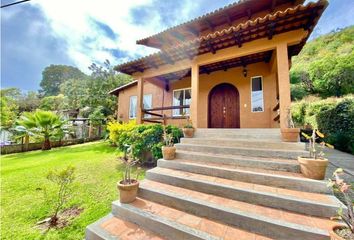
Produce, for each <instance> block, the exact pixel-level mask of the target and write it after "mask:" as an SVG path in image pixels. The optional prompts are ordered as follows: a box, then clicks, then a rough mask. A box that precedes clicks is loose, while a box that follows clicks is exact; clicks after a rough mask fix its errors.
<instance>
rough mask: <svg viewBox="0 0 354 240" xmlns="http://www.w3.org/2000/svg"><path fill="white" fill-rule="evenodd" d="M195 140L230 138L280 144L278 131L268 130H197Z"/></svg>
mask: <svg viewBox="0 0 354 240" xmlns="http://www.w3.org/2000/svg"><path fill="white" fill-rule="evenodd" d="M194 137H195V138H205V137H210V138H218V137H221V138H231V139H264V140H268V141H278V142H281V138H280V129H276V128H268V129H259V128H242V129H216V128H198V129H196V131H195V133H194Z"/></svg>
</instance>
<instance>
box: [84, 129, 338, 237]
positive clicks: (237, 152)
mask: <svg viewBox="0 0 354 240" xmlns="http://www.w3.org/2000/svg"><path fill="white" fill-rule="evenodd" d="M279 132H280V131H279V129H198V130H197V131H196V134H195V137H194V138H183V139H182V140H181V143H180V144H177V145H176V146H177V156H176V159H175V160H163V159H160V160H158V164H157V167H156V168H154V169H151V170H149V171H147V172H146V178H145V180H144V181H142V182H141V184H140V189H139V193H138V199H137V200H136V201H135V202H133V203H131V204H121V203H120V202H119V201H115V202H113V204H112V213H111V214H109V215H108V216H106V217H104V218H103V219H101V220H99V221H97V222H95V223H93V224H91V225H89V226H88V227H87V230H86V239H89V240H94V239H137V240H139V239H141V240H143V239H144V240H145V239H177V240H179V239H208V240H209V239H225V240H226V239H235V240H242V239H247V240H248V239H251V240H255V239H257V240H261V239H263V240H265V239H284V240H285V239H286V240H317V239H318V240H320V239H321V240H322V239H329V234H328V230H329V229H330V228H331V226H332V225H333V224H334V223H333V222H332V221H330V220H329V218H330V217H331V216H333V215H335V214H336V211H337V209H338V207H343V208H344V209H345V207H344V206H343V204H341V202H339V201H338V200H337V199H336V198H335V197H334V196H333V195H332V193H331V192H330V191H329V189H328V188H327V186H326V182H325V181H316V180H311V179H307V178H304V177H303V176H302V175H301V173H300V172H299V166H298V164H297V161H296V158H297V156H298V155H303V154H305V152H304V149H305V145H304V144H303V143H283V142H281V140H280V134H279Z"/></svg>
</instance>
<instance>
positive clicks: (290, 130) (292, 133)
mask: <svg viewBox="0 0 354 240" xmlns="http://www.w3.org/2000/svg"><path fill="white" fill-rule="evenodd" d="M287 115H288V117H287V119H288V121H287V127H286V128H281V129H280V131H281V138H282V141H283V142H298V141H299V139H300V128H295V125H294V121H293V118H292V116H291V111H290V109H288V112H287Z"/></svg>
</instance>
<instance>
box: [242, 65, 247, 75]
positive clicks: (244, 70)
mask: <svg viewBox="0 0 354 240" xmlns="http://www.w3.org/2000/svg"><path fill="white" fill-rule="evenodd" d="M242 73H243V76H244V77H247V68H246V66H243V71H242Z"/></svg>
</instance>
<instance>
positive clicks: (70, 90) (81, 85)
mask: <svg viewBox="0 0 354 240" xmlns="http://www.w3.org/2000/svg"><path fill="white" fill-rule="evenodd" d="M87 81H89V80H88V78H85V79H68V80H67V81H65V82H63V83H62V84H61V85H60V92H61V94H64V95H65V97H66V99H67V105H68V109H77V108H83V107H84V106H83V104H82V99H83V98H86V94H87V89H86V88H87V86H86V84H87Z"/></svg>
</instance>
